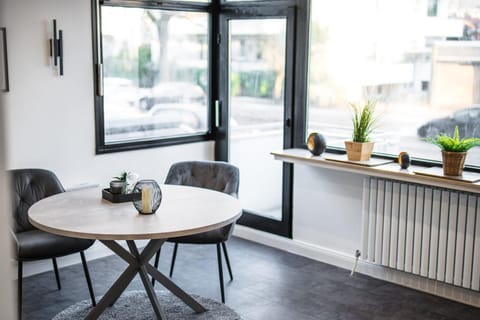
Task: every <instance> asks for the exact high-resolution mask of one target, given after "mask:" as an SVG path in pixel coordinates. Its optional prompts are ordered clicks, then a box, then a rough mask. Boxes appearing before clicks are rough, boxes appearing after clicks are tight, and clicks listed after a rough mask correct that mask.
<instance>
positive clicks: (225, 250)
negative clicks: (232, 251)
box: [222, 242, 233, 281]
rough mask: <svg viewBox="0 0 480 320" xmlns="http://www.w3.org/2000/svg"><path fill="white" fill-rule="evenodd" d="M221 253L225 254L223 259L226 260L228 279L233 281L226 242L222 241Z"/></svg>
mask: <svg viewBox="0 0 480 320" xmlns="http://www.w3.org/2000/svg"><path fill="white" fill-rule="evenodd" d="M222 248H223V254H224V255H225V261H226V262H227V268H228V274H229V275H230V281H233V274H232V268H231V267H230V259H228V253H227V244H226V243H225V242H222Z"/></svg>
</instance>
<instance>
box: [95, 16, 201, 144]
mask: <svg viewBox="0 0 480 320" xmlns="http://www.w3.org/2000/svg"><path fill="white" fill-rule="evenodd" d="M102 41H103V48H102V50H103V69H104V88H105V90H104V117H105V126H104V127H105V143H106V144H112V143H117V142H126V141H133V140H150V139H158V138H165V137H171V136H180V135H189V134H196V133H204V132H206V131H207V107H206V106H207V92H208V74H207V73H208V72H207V66H208V15H207V14H206V13H197V12H181V11H180V12H179V11H163V10H146V9H140V8H122V7H107V6H104V7H102Z"/></svg>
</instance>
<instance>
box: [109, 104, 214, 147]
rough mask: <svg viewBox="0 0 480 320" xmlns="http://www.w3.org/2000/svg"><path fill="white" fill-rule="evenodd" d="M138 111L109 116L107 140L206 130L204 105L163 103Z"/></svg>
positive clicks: (163, 135) (116, 140) (154, 136)
mask: <svg viewBox="0 0 480 320" xmlns="http://www.w3.org/2000/svg"><path fill="white" fill-rule="evenodd" d="M137 112H138V114H137V115H135V116H133V115H124V116H118V117H115V118H109V119H107V120H106V124H105V136H106V137H105V140H106V141H107V142H110V141H115V142H118V141H127V140H135V139H144V138H156V137H160V136H161V137H165V136H176V135H182V134H192V133H197V132H204V131H207V124H206V115H207V112H206V107H205V105H199V104H188V105H184V104H163V105H155V107H153V108H152V109H151V110H149V111H148V112H140V111H139V110H138V109H137Z"/></svg>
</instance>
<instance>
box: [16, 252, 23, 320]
mask: <svg viewBox="0 0 480 320" xmlns="http://www.w3.org/2000/svg"><path fill="white" fill-rule="evenodd" d="M17 271H18V278H17V300H18V301H17V308H18V309H17V313H18V320H21V319H22V282H23V281H22V280H23V262H22V261H18V270H17Z"/></svg>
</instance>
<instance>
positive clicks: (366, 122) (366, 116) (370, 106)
mask: <svg viewBox="0 0 480 320" xmlns="http://www.w3.org/2000/svg"><path fill="white" fill-rule="evenodd" d="M376 103H377V101H376V100H367V102H366V103H365V105H363V106H362V107H360V106H358V105H356V104H355V103H350V107H351V108H352V110H353V115H352V124H353V134H352V141H353V142H368V141H370V134H371V133H372V132H373V130H374V129H375V128H376V125H377V120H378V118H377V117H376V116H375V114H374V113H375V104H376Z"/></svg>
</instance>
